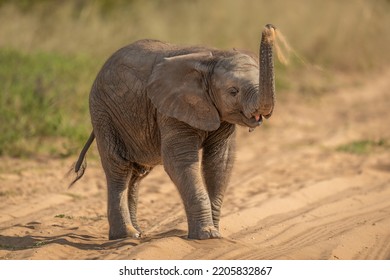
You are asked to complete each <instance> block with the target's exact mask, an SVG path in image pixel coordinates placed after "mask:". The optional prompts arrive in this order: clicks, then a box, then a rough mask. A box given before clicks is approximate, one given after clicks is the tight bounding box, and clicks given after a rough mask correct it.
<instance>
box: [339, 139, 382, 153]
mask: <svg viewBox="0 0 390 280" xmlns="http://www.w3.org/2000/svg"><path fill="white" fill-rule="evenodd" d="M378 148H382V149H390V142H389V141H387V140H384V139H380V140H378V141H373V140H359V141H353V142H351V143H347V144H344V145H341V146H339V147H337V149H336V150H337V151H339V152H346V153H350V154H356V155H365V154H369V153H371V152H373V151H375V150H376V149H378Z"/></svg>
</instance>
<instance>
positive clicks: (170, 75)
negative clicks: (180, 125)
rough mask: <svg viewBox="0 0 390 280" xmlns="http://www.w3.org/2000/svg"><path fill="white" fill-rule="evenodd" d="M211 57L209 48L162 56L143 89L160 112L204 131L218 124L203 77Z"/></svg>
mask: <svg viewBox="0 0 390 280" xmlns="http://www.w3.org/2000/svg"><path fill="white" fill-rule="evenodd" d="M210 59H212V54H211V53H210V52H201V53H192V54H186V55H179V56H175V57H170V58H165V59H164V60H163V61H162V62H161V63H159V64H157V65H156V66H155V67H154V69H153V72H152V74H151V76H150V78H149V81H148V85H147V88H146V90H147V94H148V97H149V98H150V100H151V101H152V103H153V105H154V106H155V107H156V108H157V110H158V111H159V112H160V113H162V114H163V115H166V116H168V117H172V118H175V119H178V120H179V121H182V122H185V123H187V124H189V125H190V126H192V127H195V128H198V129H201V130H205V131H213V130H216V129H217V128H218V127H219V126H220V123H221V121H220V118H219V114H218V111H217V109H216V108H215V106H214V104H213V103H212V101H211V100H210V98H209V97H208V93H207V90H206V85H205V84H204V79H203V75H204V74H205V73H206V71H208V69H207V67H206V66H205V62H207V61H209V60H210Z"/></svg>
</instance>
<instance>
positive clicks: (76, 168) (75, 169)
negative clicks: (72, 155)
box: [68, 158, 87, 189]
mask: <svg viewBox="0 0 390 280" xmlns="http://www.w3.org/2000/svg"><path fill="white" fill-rule="evenodd" d="M85 169H87V160H86V159H85V158H84V159H83V161H82V162H77V163H75V164H73V166H72V168H71V169H70V170H69V172H68V174H71V173H75V174H76V177H75V178H74V179H73V181H72V182H71V183H70V184H69V186H68V188H69V189H70V188H71V187H73V185H74V184H75V183H76V182H77V181H78V180H79V179H80V178H81V177H83V175H84V172H85Z"/></svg>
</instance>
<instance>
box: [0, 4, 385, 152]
mask: <svg viewBox="0 0 390 280" xmlns="http://www.w3.org/2000/svg"><path fill="white" fill-rule="evenodd" d="M266 23H273V24H275V25H276V26H277V27H278V28H279V29H280V30H281V31H282V32H283V34H284V35H285V36H286V37H287V39H288V40H289V43H290V45H291V46H292V47H293V49H294V52H293V53H292V57H291V63H290V65H289V66H288V67H285V66H282V65H280V64H277V75H278V77H277V82H278V83H277V89H278V91H279V92H283V91H286V90H290V91H294V90H299V91H301V92H303V93H305V94H307V93H309V94H310V93H323V92H326V91H328V90H332V85H331V84H332V79H333V77H335V75H336V74H337V73H360V74H365V73H368V72H373V71H380V70H381V69H382V68H383V67H386V66H387V65H386V63H388V62H389V61H390V52H389V51H388V46H390V32H389V30H388V27H389V26H390V1H388V0H375V1H369V0H351V1H336V0H329V1H323V0H321V1H320V0H296V1H287V0H284V1H282V0H274V1H265V0H241V1H238V0H215V1H207V0H185V1H174V0H155V1H141V0H132V1H125V0H117V1H114V0H111V1H110V0H95V1H87V0H69V1H60V0H35V1H33V0H30V1H28V0H20V1H11V0H0V26H1V28H0V155H9V156H19V157H21V156H33V155H37V154H49V155H58V156H67V155H70V154H74V153H75V152H77V151H78V150H79V149H80V148H81V147H82V145H83V142H84V141H85V140H86V139H87V138H88V135H89V133H90V130H91V126H90V121H89V114H88V93H89V89H90V86H91V85H92V82H93V80H94V77H95V75H96V74H97V72H98V71H99V68H100V67H101V65H102V64H103V63H104V61H105V60H106V59H107V57H108V56H109V55H110V54H111V53H112V52H114V51H115V50H116V49H118V48H120V47H122V46H123V45H126V44H129V43H131V42H133V41H135V40H138V39H142V38H154V39H160V40H164V41H169V42H173V43H178V44H202V45H209V46H214V47H218V48H233V47H236V48H241V49H248V50H251V51H253V52H257V50H258V40H259V36H260V32H261V29H262V26H264V25H265V24H266ZM303 60H304V61H305V62H303ZM308 77H310V79H309V78H308ZM308 80H310V82H308Z"/></svg>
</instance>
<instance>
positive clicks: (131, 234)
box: [108, 226, 141, 240]
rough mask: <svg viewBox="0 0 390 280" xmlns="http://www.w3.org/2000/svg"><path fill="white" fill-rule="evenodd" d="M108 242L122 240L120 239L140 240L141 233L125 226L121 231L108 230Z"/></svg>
mask: <svg viewBox="0 0 390 280" xmlns="http://www.w3.org/2000/svg"><path fill="white" fill-rule="evenodd" d="M108 238H109V239H110V240H115V239H122V238H133V239H138V238H141V233H140V232H139V231H138V230H136V229H135V228H134V227H132V226H125V227H124V228H123V229H120V230H114V229H111V228H110V232H109V235H108Z"/></svg>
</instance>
